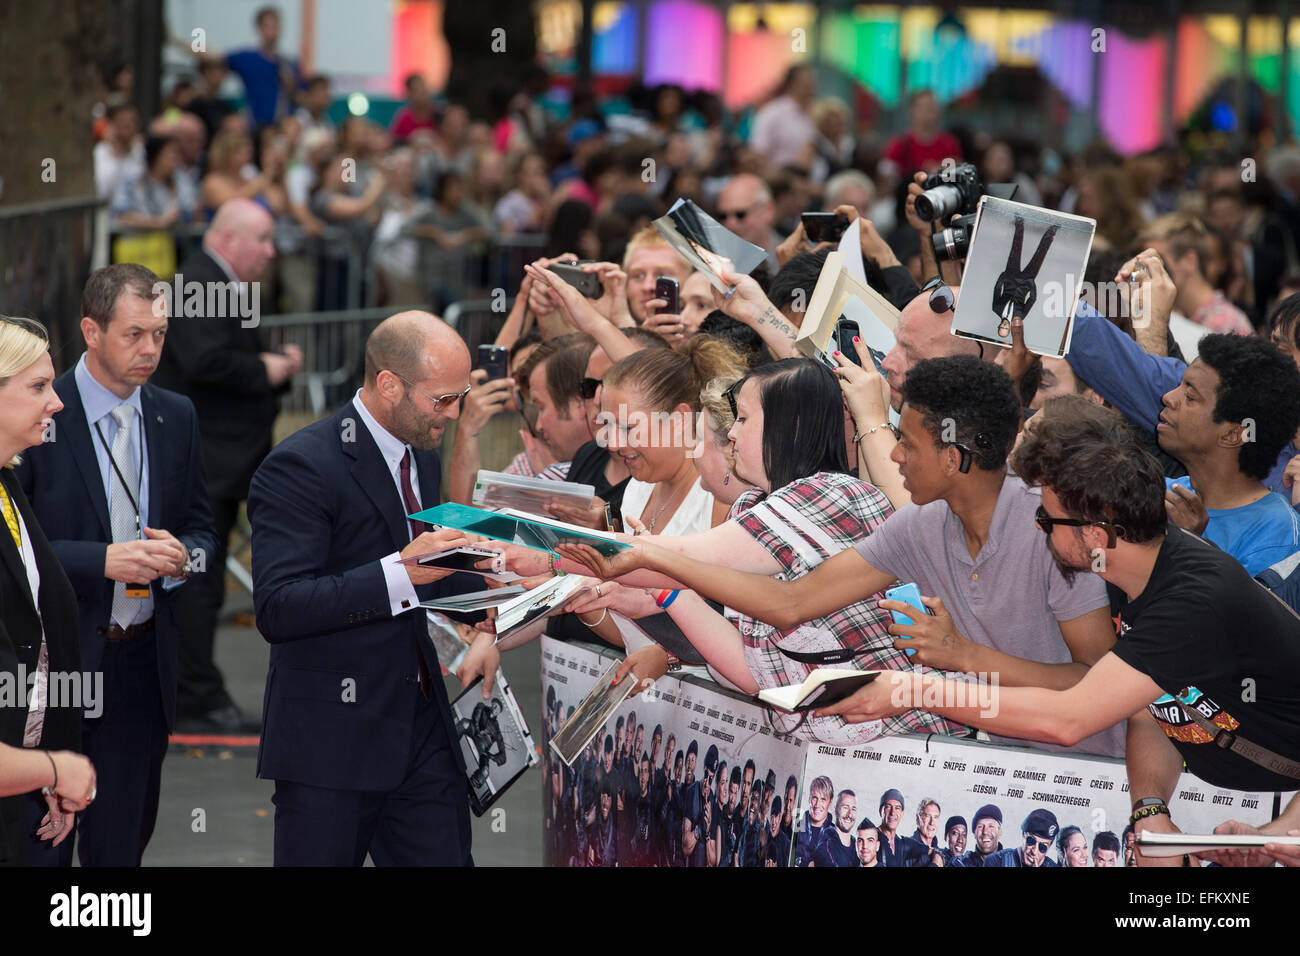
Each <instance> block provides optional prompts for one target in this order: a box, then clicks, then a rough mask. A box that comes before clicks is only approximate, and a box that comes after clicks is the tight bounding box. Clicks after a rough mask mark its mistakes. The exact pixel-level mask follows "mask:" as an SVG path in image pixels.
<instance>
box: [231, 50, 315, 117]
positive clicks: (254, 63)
mask: <svg viewBox="0 0 1300 956" xmlns="http://www.w3.org/2000/svg"><path fill="white" fill-rule="evenodd" d="M226 66H227V67H229V68H230V70H231V71H233V72H234V73H237V74H238V75H239V78H240V79H241V80H243V81H244V96H245V97H246V98H247V100H248V111H249V112H250V113H252V114H253V124H254V125H256V126H269V125H271V124H272V123H274V122H275V120H276V117H277V115H278V113H279V109H278V107H279V102H280V96H281V87H280V69H281V67H282V66H283V67H284V68H286V69H288V70H290V71H292V74H293V80H294V86H295V87H296V86H297V85H298V79H299V77H298V66H297V64H295V63H294V62H293V60H290V59H289V58H288V57H277V58H276V59H273V60H271V59H267V57H266V55H265V54H264V53H263V52H262V51H261V50H236V51H235V52H234V53H227V54H226Z"/></svg>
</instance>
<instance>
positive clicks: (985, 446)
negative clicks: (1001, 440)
mask: <svg viewBox="0 0 1300 956" xmlns="http://www.w3.org/2000/svg"><path fill="white" fill-rule="evenodd" d="M952 447H953V448H956V449H957V455H958V458H957V470H958V471H959V472H961V473H962V474H963V475H966V474H969V473H970V466H971V463H972V462H974V460H975V455H974V454H973V453H972V452H971V450H970V449H969V448H967V447H966V446H965V445H963V444H961V443H960V442H953V443H952ZM975 447H976V448H978V449H979V450H980V451H988V450H989V449H990V448H992V447H993V439H992V438H989V436H988V435H986V434H984V433H983V432H976V433H975Z"/></svg>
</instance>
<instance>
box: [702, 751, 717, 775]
mask: <svg viewBox="0 0 1300 956" xmlns="http://www.w3.org/2000/svg"><path fill="white" fill-rule="evenodd" d="M704 769H705V770H707V771H708V772H709V773H713V771H715V770H717V769H718V748H717V746H716V745H714V744H709V750H708V753H706V754H705V755H704Z"/></svg>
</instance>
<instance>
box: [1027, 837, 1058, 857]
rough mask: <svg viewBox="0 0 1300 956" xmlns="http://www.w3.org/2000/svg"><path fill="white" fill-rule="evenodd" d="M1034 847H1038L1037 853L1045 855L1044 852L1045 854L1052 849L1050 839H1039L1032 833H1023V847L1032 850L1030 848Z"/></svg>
mask: <svg viewBox="0 0 1300 956" xmlns="http://www.w3.org/2000/svg"><path fill="white" fill-rule="evenodd" d="M1035 847H1037V848H1038V852H1039V853H1042V854H1044V855H1046V854H1047V853H1048V852H1049V851H1050V850H1051V849H1052V841H1051V840H1039V839H1038V837H1036V836H1034V835H1033V834H1032V833H1026V834H1025V849H1026V850H1032V849H1034V848H1035Z"/></svg>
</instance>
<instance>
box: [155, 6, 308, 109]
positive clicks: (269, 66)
mask: <svg viewBox="0 0 1300 956" xmlns="http://www.w3.org/2000/svg"><path fill="white" fill-rule="evenodd" d="M253 23H254V24H255V25H256V27H257V36H258V40H259V44H258V46H257V47H256V48H255V49H251V48H250V49H247V50H234V51H232V52H230V53H227V54H224V55H222V54H217V53H210V52H207V51H204V50H195V49H194V48H193V47H192V46H191V45H190V43H189V42H188V41H186V40H184V39H179V38H172V39H171V40H170V42H171V43H172V44H173V45H174V46H176V47H177V48H179V49H182V50H184V51H185V52H186V53H195V54H197V55H198V57H199V59H200V60H202V61H203V62H205V63H213V62H218V61H220V62H224V63H225V65H226V66H227V67H228V68H229V69H230V70H231V71H233V72H234V73H236V74H238V75H239V78H240V79H241V80H243V82H244V98H245V99H246V100H247V101H248V112H249V113H250V114H251V116H252V121H253V128H254V130H257V129H261V128H262V127H264V126H270V125H271V124H272V123H274V122H275V121H276V120H278V119H279V118H280V117H282V116H285V115H287V114H288V113H289V111H290V110H291V109H292V107H293V101H294V97H295V95H296V94H297V92H298V89H299V88H300V87H301V86H302V76H301V74H300V73H299V72H298V64H297V63H295V62H294V61H293V60H291V59H290V58H289V57H286V56H281V55H280V53H279V51H278V50H277V49H276V48H277V47H278V46H279V43H280V11H279V10H277V9H276V8H275V7H262V8H261V9H259V10H258V11H257V13H256V14H255V15H254V17H253Z"/></svg>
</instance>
